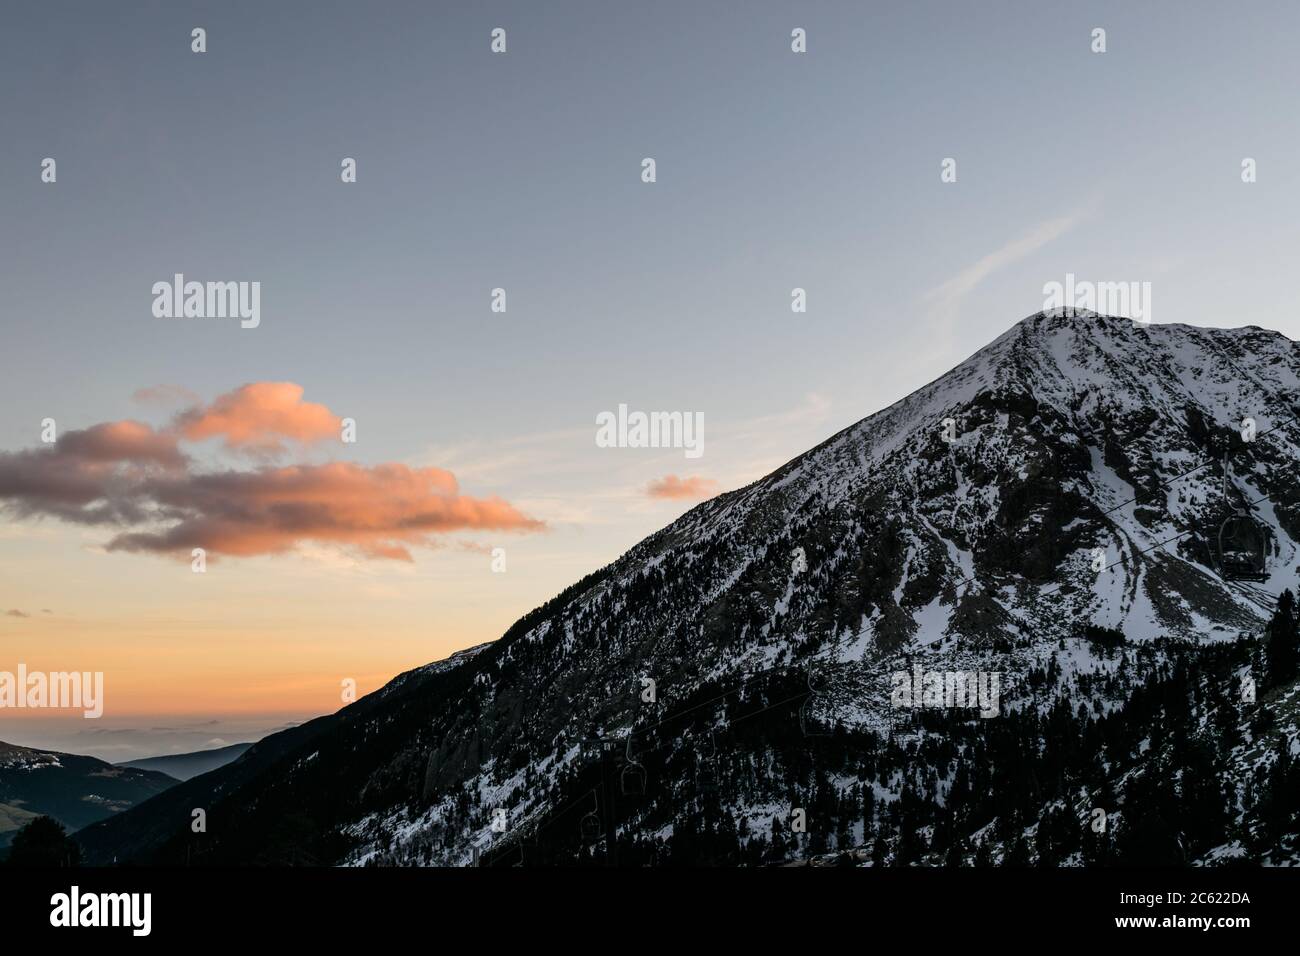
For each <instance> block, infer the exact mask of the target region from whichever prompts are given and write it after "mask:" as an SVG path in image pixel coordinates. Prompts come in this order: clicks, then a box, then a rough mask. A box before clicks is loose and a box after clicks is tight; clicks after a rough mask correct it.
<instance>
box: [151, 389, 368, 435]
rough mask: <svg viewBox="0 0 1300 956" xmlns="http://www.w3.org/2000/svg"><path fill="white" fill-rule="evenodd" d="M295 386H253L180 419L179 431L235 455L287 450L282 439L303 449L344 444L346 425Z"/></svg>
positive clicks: (221, 397) (190, 411)
mask: <svg viewBox="0 0 1300 956" xmlns="http://www.w3.org/2000/svg"><path fill="white" fill-rule="evenodd" d="M302 393H303V387H302V386H301V385H296V384H294V383H293V382H253V383H251V384H249V385H241V386H240V387H239V388H237V389H235V390H234V391H233V392H226V393H225V394H224V395H219V396H217V398H216V399H215V400H214V401H213V402H212V404H210V405H207V406H198V407H195V408H191V409H189V410H188V411H185V412H182V413H181V414H180V415H178V416H177V417H176V423H175V424H176V428H177V429H179V430H180V432H181V434H183V435H184V436H185V438H187V439H188V440H190V441H203V440H204V439H207V438H216V437H219V438H221V439H223V440H224V443H225V446H226V447H227V448H229V449H244V450H250V451H256V452H280V451H283V450H284V445H283V442H282V441H281V439H285V438H288V439H292V440H293V441H296V442H299V443H301V444H309V443H311V442H316V441H322V440H324V439H327V438H333V439H338V438H339V435H340V431H341V428H342V424H343V420H342V418H341V417H340V416H338V415H335V414H334V413H333V412H331V411H330V410H329V409H328V408H326V407H325V406H324V405H321V404H318V403H316V402H304V401H303V400H302Z"/></svg>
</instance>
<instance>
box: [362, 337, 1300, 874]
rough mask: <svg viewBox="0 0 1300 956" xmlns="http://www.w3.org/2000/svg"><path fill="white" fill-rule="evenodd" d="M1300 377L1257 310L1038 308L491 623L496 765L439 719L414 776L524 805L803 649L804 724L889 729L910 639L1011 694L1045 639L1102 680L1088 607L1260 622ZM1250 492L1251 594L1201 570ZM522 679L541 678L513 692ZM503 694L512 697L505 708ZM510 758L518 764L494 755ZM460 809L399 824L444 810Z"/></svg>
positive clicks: (1281, 518)
mask: <svg viewBox="0 0 1300 956" xmlns="http://www.w3.org/2000/svg"><path fill="white" fill-rule="evenodd" d="M1298 385H1300V352H1298V351H1297V347H1296V345H1295V343H1292V342H1291V341H1290V340H1288V339H1286V338H1285V337H1283V336H1281V335H1277V334H1275V333H1270V332H1266V331H1263V330H1260V329H1256V328H1243V329H1235V330H1211V329H1201V328H1194V327H1190V326H1182V325H1162V326H1148V325H1142V324H1138V323H1134V322H1132V321H1130V320H1127V319H1113V318H1103V317H1100V316H1097V315H1094V314H1088V313H1083V314H1075V315H1065V314H1060V313H1058V314H1041V313H1040V314H1038V315H1035V316H1031V317H1030V318H1028V319H1026V320H1024V321H1023V322H1021V323H1019V324H1018V325H1016V326H1015V327H1014V328H1012V329H1011V330H1010V331H1008V332H1007V333H1005V334H1004V335H1002V336H1000V337H999V338H998V339H997V340H995V341H994V342H992V343H991V344H990V345H989V346H987V347H986V348H984V349H982V350H981V351H980V352H978V353H976V354H975V355H974V356H972V357H971V358H970V359H968V360H967V361H966V362H963V363H962V364H961V365H959V366H958V367H957V368H955V369H953V370H952V371H950V372H949V373H947V374H946V375H944V376H943V377H941V378H940V379H938V380H936V381H935V382H932V383H931V384H929V385H927V386H925V387H924V388H921V389H919V390H918V391H917V392H915V393H913V394H912V395H910V396H908V397H907V398H905V399H903V400H902V401H899V402H897V403H895V404H894V405H892V406H890V407H888V408H886V409H884V410H883V411H881V412H878V413H877V414H875V415H872V416H870V417H869V418H867V419H864V420H863V421H862V422H860V423H858V424H857V425H854V426H852V427H850V428H848V429H846V430H845V431H843V432H841V433H839V434H838V435H836V436H834V437H832V438H831V439H830V440H828V441H827V442H825V443H824V444H822V445H821V446H819V447H817V448H815V449H813V450H812V451H810V452H808V453H807V454H805V455H802V456H800V457H799V458H797V459H795V460H794V461H792V462H790V463H788V464H787V465H786V466H784V467H783V468H781V469H779V470H778V471H776V472H775V473H773V474H772V475H770V476H768V477H766V478H764V479H762V480H760V481H758V482H756V483H754V484H752V485H750V486H748V487H746V488H743V489H740V490H738V491H735V492H732V493H729V494H725V495H722V496H719V497H718V498H715V499H713V500H712V501H709V502H706V503H704V504H702V505H700V506H699V507H697V508H695V509H693V510H692V511H691V512H690V513H688V514H687V515H685V516H684V517H682V518H681V519H680V520H678V521H677V522H675V523H674V524H673V525H671V526H669V527H668V528H666V529H664V530H663V531H661V532H660V533H658V534H656V535H653V536H652V537H650V538H649V539H647V540H646V541H644V542H642V543H641V544H640V545H638V546H637V547H635V548H633V549H632V550H631V551H630V552H629V553H628V554H627V555H625V556H624V557H623V558H621V559H620V560H619V561H618V562H616V563H615V564H614V565H612V566H611V567H610V568H609V569H606V571H605V572H602V573H601V574H600V575H597V576H596V577H597V578H598V580H597V581H596V582H595V583H594V584H592V585H591V586H589V587H586V588H582V589H580V590H579V593H577V594H575V595H574V596H573V597H572V598H571V599H570V600H568V601H566V602H564V604H563V606H561V607H556V608H554V609H552V611H551V613H549V614H547V615H545V617H544V618H543V619H542V620H540V621H538V622H536V623H535V624H533V625H532V626H531V627H529V628H528V629H527V630H526V631H524V632H522V633H520V634H518V635H516V637H515V639H514V640H511V641H509V642H502V643H503V645H505V646H502V647H500V648H497V649H496V654H495V660H496V662H498V663H497V666H498V667H499V668H500V669H501V670H500V674H501V677H500V678H498V677H497V675H496V674H494V675H493V680H492V686H491V689H490V690H488V691H487V692H486V693H485V695H484V698H485V699H484V700H483V702H482V703H483V710H484V712H485V713H487V714H489V715H490V716H489V717H488V718H487V719H486V721H481V722H480V725H479V726H477V727H473V728H471V727H468V726H465V727H463V728H462V731H463V732H468V733H470V734H471V735H481V737H482V740H483V743H484V748H483V752H484V753H488V752H492V751H493V750H494V749H496V747H495V744H496V743H497V742H504V741H505V740H506V739H507V738H509V739H510V741H511V743H510V744H507V745H506V750H507V752H508V753H509V757H506V756H505V755H504V754H503V755H502V756H501V757H499V758H497V759H495V760H492V759H489V760H487V761H486V762H484V763H483V764H482V765H481V766H478V767H473V766H469V765H467V764H466V762H465V761H464V760H463V758H460V759H458V754H463V753H464V748H463V737H462V736H461V735H459V734H452V735H449V736H450V737H451V738H452V739H455V740H457V741H460V742H461V746H460V749H459V750H458V751H456V752H452V751H449V750H448V748H447V746H446V744H445V743H444V744H443V745H441V746H437V747H435V748H434V751H433V755H432V758H431V761H430V770H429V779H428V781H426V783H427V784H428V789H429V790H431V791H432V792H434V793H437V792H438V791H439V790H440V789H441V788H444V787H447V786H450V785H452V784H453V783H454V781H456V780H458V779H461V780H464V779H466V778H465V777H464V775H465V774H467V773H468V775H469V777H470V778H474V779H475V780H476V782H475V783H474V784H473V786H474V787H475V789H476V791H477V792H478V793H479V794H480V796H481V798H482V803H483V805H484V806H500V805H513V806H515V807H516V808H517V810H518V813H517V814H516V812H515V811H514V810H512V818H514V817H516V815H517V818H518V819H519V820H523V819H525V818H527V816H528V814H530V813H535V812H537V810H538V808H539V807H540V808H545V806H546V800H545V797H544V794H545V790H546V787H545V786H539V782H538V779H537V778H538V777H539V776H540V777H543V778H544V779H545V780H546V781H547V782H548V784H549V785H552V786H554V785H556V782H557V781H558V780H559V779H560V778H561V777H562V775H563V773H564V772H565V768H568V767H571V766H572V765H573V764H574V761H575V758H576V755H577V746H576V743H577V741H578V739H579V738H581V737H582V736H584V733H596V732H601V733H605V734H607V735H613V736H626V735H627V734H628V733H632V734H633V735H634V736H635V735H636V734H637V733H638V731H637V729H636V728H637V727H638V726H639V725H644V724H646V723H647V722H648V721H649V720H650V719H651V718H652V717H653V716H654V715H663V714H664V713H671V712H674V711H676V710H679V709H680V708H682V707H684V706H689V702H690V701H691V700H692V699H693V697H692V695H693V694H695V693H697V692H698V691H700V689H701V688H709V687H714V688H716V687H722V686H723V685H725V684H727V683H728V682H730V683H734V682H735V681H736V680H737V679H741V680H743V679H746V678H748V677H750V676H751V675H754V674H760V673H778V672H779V669H780V668H782V667H792V666H794V665H796V664H802V663H805V662H808V661H816V662H819V663H820V665H821V668H822V670H823V671H824V674H823V676H822V678H821V679H822V680H824V681H825V684H826V685H827V688H826V692H825V693H823V694H821V695H819V696H818V697H817V699H816V702H815V705H814V706H813V707H812V708H811V709H810V710H809V711H808V713H809V714H810V716H812V717H814V718H816V717H820V718H823V719H826V720H831V721H835V722H838V723H840V724H841V725H845V726H855V725H856V726H862V727H867V728H872V729H878V730H881V731H884V732H887V731H889V730H891V729H893V727H894V724H895V722H896V719H897V714H895V713H891V709H890V707H889V697H888V675H889V674H890V673H891V672H892V671H893V670H895V669H896V668H897V667H898V666H899V661H900V660H902V658H903V656H904V655H915V654H917V653H922V654H924V655H925V659H926V660H927V662H928V663H927V666H929V667H934V668H942V669H946V670H952V669H970V670H977V669H981V668H983V669H988V668H990V667H992V668H996V669H998V670H1000V671H1003V672H1005V673H1006V678H1005V680H1006V683H1005V685H1004V696H1005V697H1006V698H1008V701H1007V703H1006V705H1005V706H1007V707H1009V708H1013V709H1014V708H1015V707H1016V706H1018V705H1017V702H1016V696H1017V691H1016V686H1017V680H1018V678H1019V677H1020V676H1021V675H1023V674H1024V673H1026V672H1027V671H1028V670H1029V669H1030V668H1033V667H1035V666H1039V665H1041V664H1042V663H1043V661H1044V659H1045V656H1046V653H1047V651H1048V649H1054V648H1056V647H1060V646H1065V645H1066V644H1067V642H1068V649H1069V651H1070V654H1069V655H1067V665H1066V668H1065V672H1064V673H1063V674H1062V675H1061V676H1060V680H1061V681H1062V686H1063V687H1064V686H1065V685H1067V684H1068V683H1069V681H1070V680H1072V679H1075V680H1077V678H1078V674H1085V675H1087V674H1095V673H1104V672H1105V667H1106V665H1105V663H1104V661H1102V660H1099V657H1098V655H1096V654H1094V653H1093V652H1092V651H1091V649H1090V648H1089V646H1088V645H1087V643H1086V642H1084V641H1081V640H1080V637H1079V634H1080V629H1081V627H1082V626H1083V625H1086V624H1095V625H1102V626H1108V627H1115V628H1119V629H1121V630H1122V631H1123V632H1124V633H1125V634H1126V635H1127V636H1128V637H1129V639H1130V640H1137V641H1150V640H1153V639H1156V638H1158V637H1174V638H1186V639H1195V640H1201V641H1204V640H1213V639H1229V638H1232V637H1234V636H1236V635H1237V634H1239V633H1244V632H1253V631H1257V630H1258V628H1259V626H1260V625H1261V623H1262V622H1263V621H1264V620H1265V619H1266V617H1267V614H1268V602H1267V601H1266V600H1265V599H1264V598H1262V597H1260V595H1259V593H1258V592H1260V591H1261V590H1262V591H1265V592H1272V593H1273V594H1276V593H1278V591H1279V590H1280V589H1281V588H1283V587H1294V586H1295V583H1296V580H1297V560H1298V559H1297V543H1296V542H1297V540H1300V498H1298V497H1297V494H1296V489H1295V487H1294V482H1293V476H1294V473H1295V463H1296V461H1297V460H1298V459H1300V454H1297V452H1298V451H1300V449H1298V448H1297V443H1296V436H1295V430H1294V428H1293V427H1292V425H1293V424H1294V419H1295V414H1296V410H1297V407H1296V404H1295V396H1296V395H1297V394H1298V393H1297V386H1298ZM945 419H949V420H951V421H950V422H949V423H946V422H945ZM1245 419H1253V420H1254V428H1255V434H1254V435H1253V436H1251V437H1253V439H1254V440H1253V441H1245V440H1243V438H1242V434H1243V428H1244V427H1245V425H1243V420H1245ZM946 426H948V427H947V428H946ZM945 431H946V434H945ZM945 439H949V440H945ZM1225 452H1227V453H1228V454H1229V461H1230V463H1231V474H1230V475H1229V479H1228V483H1227V496H1226V497H1225V495H1224V493H1223V491H1224V478H1223V469H1222V463H1221V462H1222V458H1223V455H1224V453H1225ZM1241 506H1244V507H1248V508H1249V509H1250V510H1251V511H1252V513H1253V514H1254V516H1255V518H1256V519H1257V520H1259V521H1260V522H1262V523H1264V524H1266V525H1267V526H1268V528H1269V529H1270V531H1271V533H1272V542H1271V545H1270V555H1269V565H1268V567H1269V579H1268V580H1267V581H1266V582H1263V583H1262V585H1260V586H1258V587H1252V586H1246V585H1242V584H1234V583H1229V582H1225V581H1223V580H1222V579H1221V578H1220V577H1219V576H1218V575H1217V574H1216V573H1215V571H1214V570H1213V566H1214V558H1213V547H1214V539H1215V537H1216V535H1217V531H1218V528H1219V526H1220V524H1221V523H1222V521H1223V520H1224V518H1225V516H1226V515H1227V514H1228V513H1230V510H1231V508H1232V507H1241ZM1094 549H1101V551H1100V552H1098V551H1096V550H1094ZM1098 553H1104V555H1105V562H1106V565H1105V567H1106V570H1105V571H1103V572H1101V573H1098V572H1097V571H1095V570H1094V566H1095V565H1094V559H1095V558H1096V556H1097V554H1098ZM506 675H509V676H510V678H512V679H510V680H507V679H506ZM641 677H651V678H653V679H655V680H656V681H657V686H658V693H659V701H658V702H657V704H656V706H655V708H654V709H653V711H652V710H651V708H647V707H644V706H643V705H642V704H641V702H640V701H639V699H638V697H637V694H636V691H637V689H638V688H639V686H640V685H639V679H640V678H641ZM512 684H513V685H515V687H516V688H518V687H520V686H527V687H528V692H527V695H526V697H525V698H524V699H523V700H519V699H518V698H517V697H516V696H515V694H513V693H511V692H510V691H509V690H508V688H509V687H510V685H512ZM796 689H798V688H796ZM502 696H507V697H510V698H511V699H512V700H514V703H513V704H512V708H513V709H514V711H515V712H516V713H517V715H518V716H517V717H515V714H513V713H512V714H505V713H502V712H501V709H500V708H498V707H494V698H495V699H497V700H499V699H500V697H502ZM512 718H514V719H512ZM658 719H660V720H662V719H663V718H662V716H660V717H659V718H658ZM498 720H504V722H505V726H498V725H497V721H498ZM507 728H509V729H507ZM518 734H522V735H523V740H519V738H518V737H517V736H516V735H518ZM524 753H526V754H527V756H526V757H525V756H524ZM522 764H529V765H531V771H529V772H520V771H513V772H507V768H508V767H516V766H520V765H522ZM451 808H452V804H451V803H448V802H445V801H444V802H443V803H442V804H441V805H435V806H434V807H433V808H432V809H431V810H430V811H428V813H427V815H426V816H423V817H414V818H408V819H406V821H405V823H404V824H402V826H400V827H398V829H399V831H400V830H401V829H403V828H405V829H408V830H411V831H414V832H418V831H419V830H420V829H421V828H422V827H425V826H429V825H434V821H437V824H436V825H438V826H445V825H446V822H447V819H448V814H449V813H450V812H451ZM380 817H382V815H380V816H379V817H372V818H368V821H362V822H361V823H359V824H358V825H357V826H356V827H355V829H354V832H355V833H357V834H363V833H365V832H366V831H367V825H368V823H373V822H374V821H375V820H376V819H379V818H380ZM465 836H466V837H467V838H468V839H467V842H464V843H459V844H458V843H457V842H456V841H452V847H454V848H455V853H456V855H454V856H453V857H452V858H451V859H464V858H465V854H466V853H467V852H468V846H469V845H470V844H471V843H473V844H475V845H479V846H480V847H483V848H486V847H487V846H488V845H489V844H490V843H491V842H492V840H493V836H492V835H491V833H490V831H488V830H487V829H486V828H481V829H479V830H478V831H477V833H476V834H470V833H469V832H468V830H467V831H465ZM373 853H374V850H373V849H372V850H369V851H367V850H363V851H362V852H360V853H359V854H357V855H356V856H355V857H354V859H357V860H364V859H366V858H367V856H368V855H373Z"/></svg>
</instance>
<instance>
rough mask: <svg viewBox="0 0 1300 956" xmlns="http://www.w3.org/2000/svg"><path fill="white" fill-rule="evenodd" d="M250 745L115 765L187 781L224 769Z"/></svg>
mask: <svg viewBox="0 0 1300 956" xmlns="http://www.w3.org/2000/svg"><path fill="white" fill-rule="evenodd" d="M251 746H253V745H252V744H251V743H246V744H230V745H229V746H228V747H217V748H216V749H214V750H199V751H196V752H194V753H188V754H168V755H166V756H163V757H143V758H141V759H139V760H127V761H124V762H122V763H119V764H116V766H118V767H136V768H138V769H140V770H156V771H158V772H159V773H165V774H167V776H169V777H174V778H175V779H177V780H189V779H190V778H191V777H197V776H199V774H204V773H207V772H208V771H209V770H216V769H217V768H218V767H224V766H225V765H226V764H228V763H230V762H231V761H232V760H237V759H238V758H239V757H240V755H242V754H243V752H244V751H245V750H247V749H248V748H249V747H251Z"/></svg>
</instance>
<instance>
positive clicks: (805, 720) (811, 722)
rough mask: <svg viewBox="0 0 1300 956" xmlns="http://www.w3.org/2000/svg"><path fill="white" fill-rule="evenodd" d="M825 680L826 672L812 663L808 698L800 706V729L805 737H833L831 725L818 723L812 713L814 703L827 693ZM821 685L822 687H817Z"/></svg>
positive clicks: (809, 674)
mask: <svg viewBox="0 0 1300 956" xmlns="http://www.w3.org/2000/svg"><path fill="white" fill-rule="evenodd" d="M825 680H826V674H825V671H824V670H822V669H821V668H818V667H816V666H815V665H814V664H813V662H811V661H810V662H809V663H808V696H807V697H805V698H804V699H803V701H802V702H801V703H800V704H799V729H800V730H801V731H803V735H804V736H805V737H829V736H831V726H830V724H829V723H824V722H821V721H818V720H817V718H815V717H814V716H813V713H812V710H813V703H814V702H815V701H816V700H817V698H818V697H820V696H821V695H823V694H825V693H826V684H825ZM819 683H820V684H821V685H822V686H820V687H819V686H817V685H818V684H819Z"/></svg>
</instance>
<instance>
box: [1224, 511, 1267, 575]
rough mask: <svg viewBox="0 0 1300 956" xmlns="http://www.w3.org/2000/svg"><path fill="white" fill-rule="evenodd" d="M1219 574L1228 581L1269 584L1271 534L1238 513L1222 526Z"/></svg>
mask: <svg viewBox="0 0 1300 956" xmlns="http://www.w3.org/2000/svg"><path fill="white" fill-rule="evenodd" d="M1217 557H1218V561H1219V574H1220V576H1222V577H1223V578H1224V579H1225V580H1228V581H1266V580H1268V570H1267V564H1268V560H1267V559H1268V532H1267V530H1266V529H1265V528H1264V526H1263V525H1261V524H1260V523H1259V522H1258V521H1256V520H1255V519H1254V518H1252V517H1251V516H1250V514H1249V513H1248V512H1246V511H1244V510H1241V509H1238V511H1237V512H1236V514H1233V515H1230V516H1229V517H1228V518H1227V519H1226V520H1225V521H1224V522H1223V524H1222V525H1220V526H1219V538H1218V555H1217Z"/></svg>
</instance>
